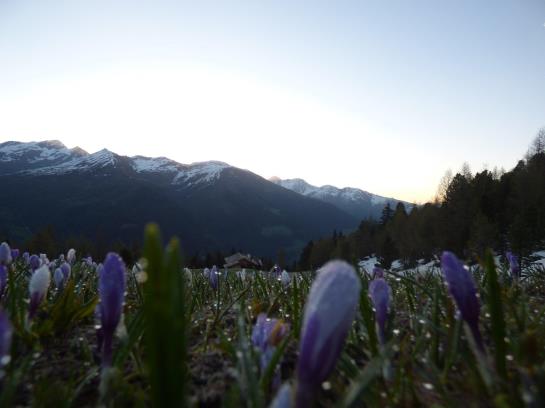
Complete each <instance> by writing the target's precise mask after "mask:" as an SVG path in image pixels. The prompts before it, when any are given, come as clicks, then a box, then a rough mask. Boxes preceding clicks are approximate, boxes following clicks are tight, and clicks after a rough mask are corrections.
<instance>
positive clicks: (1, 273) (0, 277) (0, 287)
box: [0, 265, 8, 299]
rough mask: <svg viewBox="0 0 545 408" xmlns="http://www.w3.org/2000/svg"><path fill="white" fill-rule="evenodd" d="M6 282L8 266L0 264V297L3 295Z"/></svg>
mask: <svg viewBox="0 0 545 408" xmlns="http://www.w3.org/2000/svg"><path fill="white" fill-rule="evenodd" d="M7 284H8V268H7V266H6V265H0V299H2V296H3V295H4V291H5V290H6V286H7Z"/></svg>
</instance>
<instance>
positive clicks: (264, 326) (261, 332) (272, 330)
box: [252, 313, 288, 386]
mask: <svg viewBox="0 0 545 408" xmlns="http://www.w3.org/2000/svg"><path fill="white" fill-rule="evenodd" d="M287 332H288V326H287V324H285V323H284V322H283V321H282V320H279V319H270V318H268V317H267V315H266V314H265V313H260V314H259V315H258V316H257V320H256V324H255V326H254V328H253V330H252V344H253V345H254V346H255V347H257V348H258V349H259V351H260V352H261V358H260V368H261V372H264V371H265V370H266V369H267V366H268V365H269V363H270V361H271V359H272V356H273V354H274V351H275V350H276V346H277V345H278V344H279V343H280V342H281V341H282V339H283V338H284V337H286V334H287ZM274 382H275V383H277V385H279V384H280V371H278V369H277V370H276V373H275V378H274ZM274 385H275V384H273V386H274Z"/></svg>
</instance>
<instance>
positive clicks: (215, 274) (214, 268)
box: [209, 265, 218, 290]
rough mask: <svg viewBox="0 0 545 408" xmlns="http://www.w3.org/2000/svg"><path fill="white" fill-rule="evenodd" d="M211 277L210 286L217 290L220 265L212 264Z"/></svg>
mask: <svg viewBox="0 0 545 408" xmlns="http://www.w3.org/2000/svg"><path fill="white" fill-rule="evenodd" d="M209 279H210V286H211V287H212V289H214V290H216V289H217V288H218V267H217V266H216V265H214V266H212V270H211V271H210V277H209Z"/></svg>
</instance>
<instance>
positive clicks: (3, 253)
mask: <svg viewBox="0 0 545 408" xmlns="http://www.w3.org/2000/svg"><path fill="white" fill-rule="evenodd" d="M11 261H12V257H11V249H10V247H9V245H8V244H7V242H2V243H1V244H0V265H9V264H10V263H11Z"/></svg>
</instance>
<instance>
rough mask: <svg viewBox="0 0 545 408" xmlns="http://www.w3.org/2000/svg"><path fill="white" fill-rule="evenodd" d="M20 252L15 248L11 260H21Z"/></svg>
mask: <svg viewBox="0 0 545 408" xmlns="http://www.w3.org/2000/svg"><path fill="white" fill-rule="evenodd" d="M19 254H20V251H19V250H18V249H17V248H14V249H12V250H11V260H12V261H15V260H16V259H17V258H19Z"/></svg>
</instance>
